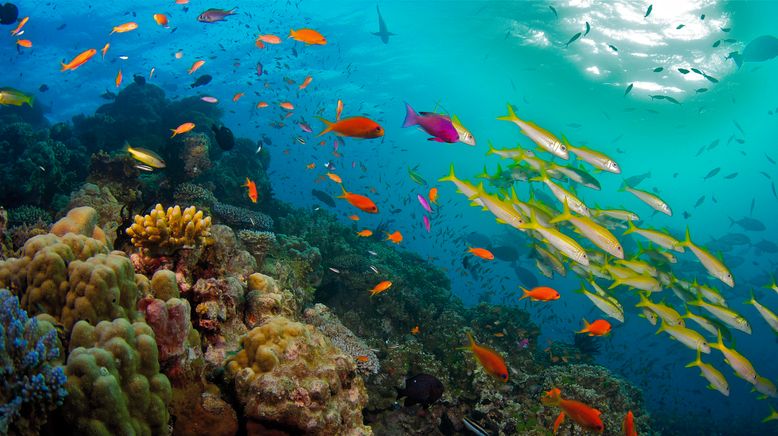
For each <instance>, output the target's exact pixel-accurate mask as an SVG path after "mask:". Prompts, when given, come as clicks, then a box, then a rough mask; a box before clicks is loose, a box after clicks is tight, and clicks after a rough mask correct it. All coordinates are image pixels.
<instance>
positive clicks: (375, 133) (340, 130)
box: [317, 117, 384, 139]
mask: <svg viewBox="0 0 778 436" xmlns="http://www.w3.org/2000/svg"><path fill="white" fill-rule="evenodd" d="M317 118H319V120H321V122H323V123H324V124H325V125H326V126H327V127H326V128H325V129H324V130H322V131H321V133H319V135H318V136H321V135H324V134H325V133H327V132H335V134H336V135H338V136H348V137H350V138H364V139H370V138H380V137H382V136H384V128H383V127H381V126H380V125H379V124H378V123H376V122H375V121H373V120H371V119H370V118H367V117H351V118H344V119H342V120H339V121H336V122H334V123H332V122H330V121H327V120H325V119H324V118H321V117H317Z"/></svg>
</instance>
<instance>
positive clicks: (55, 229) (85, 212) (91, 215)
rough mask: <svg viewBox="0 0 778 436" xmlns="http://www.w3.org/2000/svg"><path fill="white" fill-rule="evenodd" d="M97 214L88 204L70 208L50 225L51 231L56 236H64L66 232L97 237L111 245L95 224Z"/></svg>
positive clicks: (97, 217)
mask: <svg viewBox="0 0 778 436" xmlns="http://www.w3.org/2000/svg"><path fill="white" fill-rule="evenodd" d="M98 219H99V216H98V215H97V211H96V210H95V209H94V208H92V207H89V206H81V207H76V208H74V209H70V210H69V211H68V212H67V214H66V215H65V216H64V217H63V218H62V219H60V220H59V221H57V222H56V223H54V224H53V225H52V226H51V230H50V231H51V233H53V234H55V235H57V236H65V235H66V234H67V233H75V234H78V235H84V236H88V237H90V238H93V239H97V240H98V241H100V242H102V243H103V244H106V245H108V247H109V248H110V247H111V244H110V243H108V240H107V238H106V236H105V232H104V231H103V229H101V228H100V226H98V225H97V221H98Z"/></svg>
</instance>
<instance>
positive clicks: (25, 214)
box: [8, 205, 51, 226]
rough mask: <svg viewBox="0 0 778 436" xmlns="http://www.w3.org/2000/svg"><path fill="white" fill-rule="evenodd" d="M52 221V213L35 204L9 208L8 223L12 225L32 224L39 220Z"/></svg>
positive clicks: (47, 222)
mask: <svg viewBox="0 0 778 436" xmlns="http://www.w3.org/2000/svg"><path fill="white" fill-rule="evenodd" d="M39 221H41V222H44V223H46V224H49V223H51V214H50V213H48V212H46V211H45V210H43V209H41V208H39V207H35V206H29V205H24V206H19V207H15V208H13V209H10V210H8V224H9V225H11V226H18V225H24V224H27V225H30V224H35V223H37V222H39Z"/></svg>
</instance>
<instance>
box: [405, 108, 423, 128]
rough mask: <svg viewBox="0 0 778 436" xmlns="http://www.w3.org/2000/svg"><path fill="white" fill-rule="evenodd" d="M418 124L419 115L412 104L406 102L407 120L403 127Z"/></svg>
mask: <svg viewBox="0 0 778 436" xmlns="http://www.w3.org/2000/svg"><path fill="white" fill-rule="evenodd" d="M416 124H419V115H418V114H417V113H416V111H415V110H413V108H412V107H411V105H409V104H408V103H405V120H404V121H403V127H410V126H415V125H416Z"/></svg>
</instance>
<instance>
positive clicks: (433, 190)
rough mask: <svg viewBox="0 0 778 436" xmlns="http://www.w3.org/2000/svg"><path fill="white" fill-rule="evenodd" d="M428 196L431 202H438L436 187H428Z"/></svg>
mask: <svg viewBox="0 0 778 436" xmlns="http://www.w3.org/2000/svg"><path fill="white" fill-rule="evenodd" d="M428 197H429V199H430V201H431V202H432V203H434V204H438V188H430V193H429V196H428Z"/></svg>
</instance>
